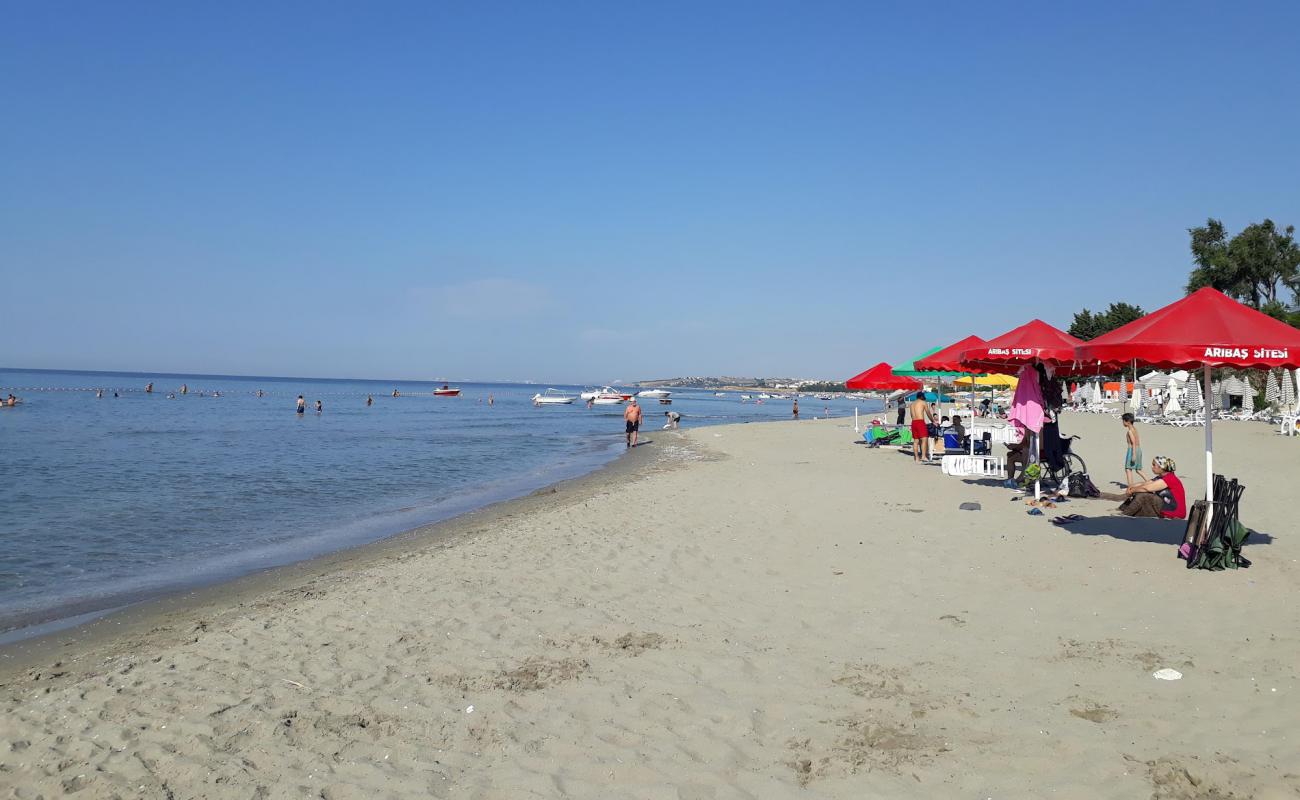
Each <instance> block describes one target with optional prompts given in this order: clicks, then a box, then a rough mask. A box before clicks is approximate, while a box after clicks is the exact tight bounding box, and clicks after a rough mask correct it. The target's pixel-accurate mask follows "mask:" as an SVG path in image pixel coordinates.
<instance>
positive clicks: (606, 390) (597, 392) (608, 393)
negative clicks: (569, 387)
mask: <svg viewBox="0 0 1300 800" xmlns="http://www.w3.org/2000/svg"><path fill="white" fill-rule="evenodd" d="M578 397H580V398H582V399H583V400H592V401H596V400H598V399H600V398H601V397H617V398H618V401H619V402H620V403H621V402H623V401H624V400H631V399H632V393H631V392H620V391H617V390H616V389H614V387H612V386H602V387H600V388H599V389H588V390H587V391H585V392H583V393H582V394H580V395H578ZM602 405H605V404H602Z"/></svg>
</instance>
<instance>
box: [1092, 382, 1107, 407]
mask: <svg viewBox="0 0 1300 800" xmlns="http://www.w3.org/2000/svg"><path fill="white" fill-rule="evenodd" d="M1105 399H1106V396H1105V395H1103V394H1102V393H1101V381H1093V383H1092V402H1093V404H1095V405H1101V403H1102V401H1103V400H1105Z"/></svg>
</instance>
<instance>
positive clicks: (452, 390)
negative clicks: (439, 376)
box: [433, 383, 460, 397]
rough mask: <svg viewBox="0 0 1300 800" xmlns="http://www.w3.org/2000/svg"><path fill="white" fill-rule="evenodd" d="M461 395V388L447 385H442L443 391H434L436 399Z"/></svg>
mask: <svg viewBox="0 0 1300 800" xmlns="http://www.w3.org/2000/svg"><path fill="white" fill-rule="evenodd" d="M459 394H460V387H459V386H448V385H447V384H445V383H444V384H443V385H442V388H441V389H434V390H433V396H434V397H456V396H458V395H459Z"/></svg>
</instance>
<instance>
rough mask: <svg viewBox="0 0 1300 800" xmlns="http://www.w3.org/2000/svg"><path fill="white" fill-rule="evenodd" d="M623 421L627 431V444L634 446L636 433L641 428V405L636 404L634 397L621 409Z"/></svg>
mask: <svg viewBox="0 0 1300 800" xmlns="http://www.w3.org/2000/svg"><path fill="white" fill-rule="evenodd" d="M623 423H624V428H626V433H627V446H628V447H636V437H637V433H638V432H640V430H641V406H639V405H637V404H636V398H635V397H633V398H632V399H631V400H629V401H628V404H627V408H625V409H623Z"/></svg>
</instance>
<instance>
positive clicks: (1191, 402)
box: [1183, 381, 1205, 413]
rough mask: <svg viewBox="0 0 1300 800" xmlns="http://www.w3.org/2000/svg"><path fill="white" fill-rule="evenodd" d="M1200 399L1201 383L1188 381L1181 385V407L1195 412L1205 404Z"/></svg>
mask: <svg viewBox="0 0 1300 800" xmlns="http://www.w3.org/2000/svg"><path fill="white" fill-rule="evenodd" d="M1201 400H1202V399H1201V385H1200V384H1199V383H1192V382H1191V381H1188V382H1187V384H1186V385H1185V386H1183V408H1186V409H1187V410H1188V411H1191V412H1192V413H1196V412H1197V411H1200V410H1201V408H1202V407H1203V406H1204V405H1205V404H1204V403H1203V402H1202V401H1201Z"/></svg>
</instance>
